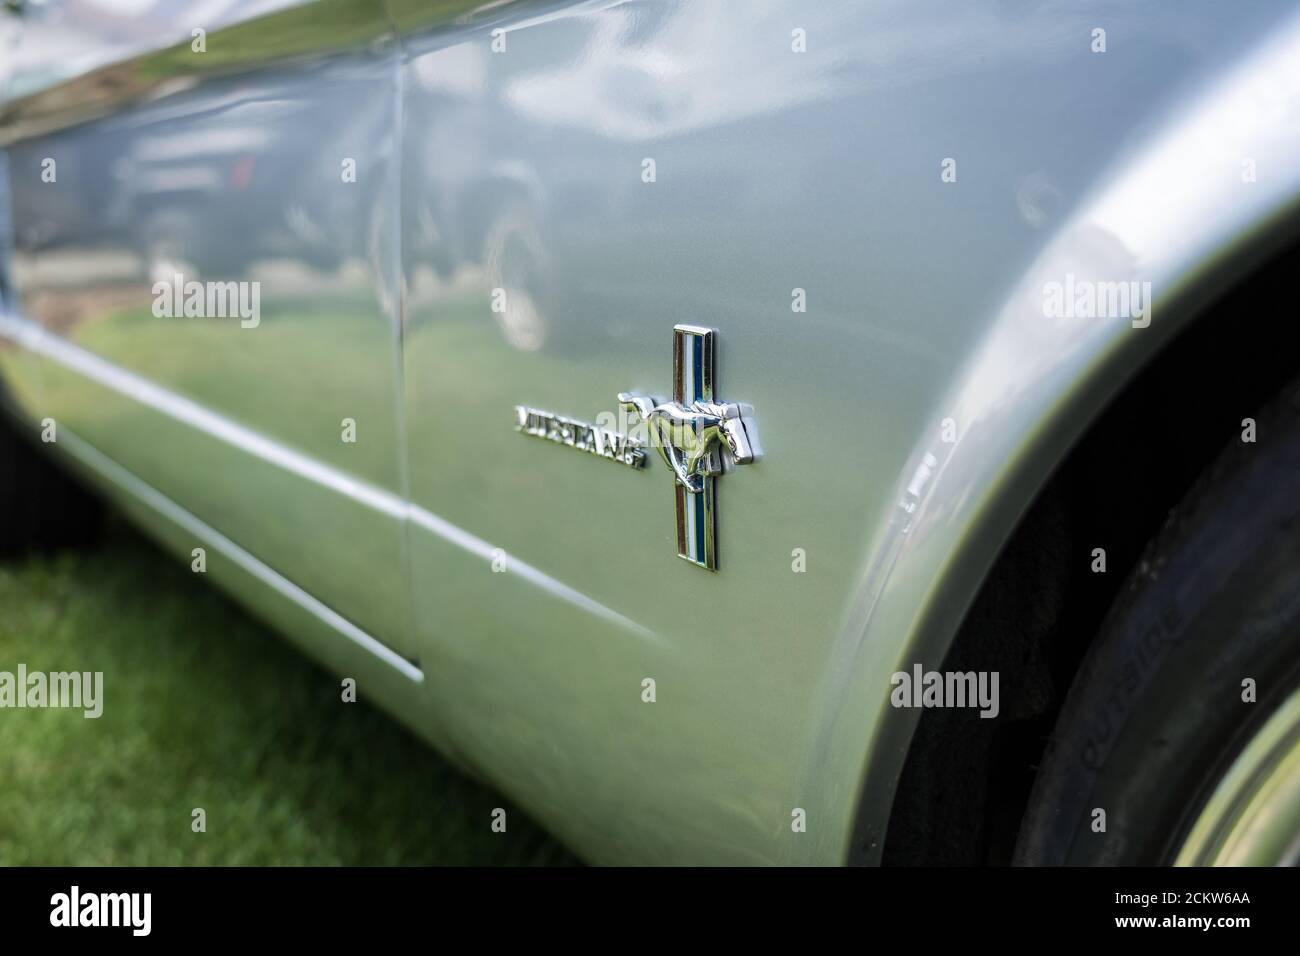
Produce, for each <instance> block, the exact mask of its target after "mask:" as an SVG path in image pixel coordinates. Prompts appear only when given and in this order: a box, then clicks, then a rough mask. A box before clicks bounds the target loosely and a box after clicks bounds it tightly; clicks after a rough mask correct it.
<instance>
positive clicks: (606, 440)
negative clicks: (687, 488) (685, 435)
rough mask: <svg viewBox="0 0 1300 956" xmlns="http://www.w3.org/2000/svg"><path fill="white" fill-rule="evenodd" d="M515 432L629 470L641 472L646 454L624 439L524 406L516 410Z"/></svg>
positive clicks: (584, 424)
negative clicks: (565, 446) (607, 461)
mask: <svg viewBox="0 0 1300 956" xmlns="http://www.w3.org/2000/svg"><path fill="white" fill-rule="evenodd" d="M515 430H516V431H521V432H523V433H524V434H525V435H534V436H536V437H537V438H545V439H547V440H548V441H553V442H555V443H556V444H559V445H567V446H569V447H570V448H576V449H578V450H579V451H585V452H587V453H588V454H592V455H597V456H599V457H601V458H608V459H609V460H610V461H617V462H619V463H621V464H624V465H627V466H628V467H629V468H640V467H641V465H642V464H643V463H644V462H645V452H644V451H642V449H641V448H640V446H638V445H637V444H636V443H635V442H633V441H632V440H631V439H629V438H628V437H627V436H626V435H622V434H619V433H618V432H615V431H610V430H609V429H608V428H601V427H600V426H599V425H592V424H590V423H588V422H580V421H575V420H574V419H572V418H565V417H564V416H563V415H552V414H551V413H550V412H544V411H541V410H540V409H537V408H529V407H528V406H527V405H516V406H515Z"/></svg>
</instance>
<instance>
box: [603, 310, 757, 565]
mask: <svg viewBox="0 0 1300 956" xmlns="http://www.w3.org/2000/svg"><path fill="white" fill-rule="evenodd" d="M713 346H714V332H713V330H712V329H705V328H700V327H699V326H695V325H678V326H675V327H674V328H673V400H672V401H671V402H665V401H662V400H661V399H658V398H654V397H652V396H649V395H635V394H632V393H631V392H620V393H619V396H618V400H619V402H620V403H622V405H623V407H624V408H625V409H627V410H628V411H629V412H632V413H634V414H635V415H636V416H637V417H638V418H639V419H640V420H641V421H642V422H644V423H645V424H646V425H647V426H648V428H649V431H650V435H649V438H650V441H651V444H653V445H654V446H655V447H656V448H658V449H659V455H660V457H662V458H663V460H664V463H665V464H667V465H668V467H669V468H670V469H671V470H672V473H673V477H674V479H675V481H674V484H675V485H676V492H677V553H678V555H679V556H681V557H683V558H685V559H686V560H687V561H690V562H691V563H693V564H697V565H699V566H700V567H702V568H707V569H708V570H710V571H716V570H717V567H718V560H717V528H716V521H717V515H716V512H717V509H716V492H715V489H714V479H715V478H716V477H717V476H718V475H721V474H723V473H725V472H726V471H728V470H730V467H731V466H732V465H747V464H749V463H750V462H752V461H753V460H754V459H755V457H756V456H755V450H754V445H753V443H752V441H751V436H750V434H749V432H748V431H747V428H748V425H747V422H746V420H745V413H746V412H747V411H748V408H747V406H743V405H736V404H731V403H726V402H717V401H715V400H714V398H713V380H714V368H713V366H714V349H713Z"/></svg>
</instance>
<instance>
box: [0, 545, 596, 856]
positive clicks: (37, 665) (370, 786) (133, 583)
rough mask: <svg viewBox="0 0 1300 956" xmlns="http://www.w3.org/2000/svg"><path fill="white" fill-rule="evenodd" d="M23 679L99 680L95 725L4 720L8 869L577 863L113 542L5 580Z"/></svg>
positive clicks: (228, 608)
mask: <svg viewBox="0 0 1300 956" xmlns="http://www.w3.org/2000/svg"><path fill="white" fill-rule="evenodd" d="M19 663H25V664H26V665H27V668H28V671H29V672H30V671H37V670H39V671H63V670H80V671H102V672H103V673H104V691H103V697H104V712H103V716H102V717H100V718H99V719H98V720H94V719H86V718H84V717H83V716H82V713H81V711H74V710H56V709H45V710H31V709H8V708H6V709H0V864H6V865H24V864H25V865H81V864H103V865H119V864H140V865H144V864H149V865H172V864H214V865H239V864H243V865H259V864H318V865H329V864H554V863H572V862H574V861H573V859H572V858H571V857H570V856H569V855H568V854H567V852H566V851H565V850H564V849H563V848H561V847H560V846H559V845H558V844H556V843H555V842H554V841H553V840H551V839H550V838H549V837H548V836H547V835H545V834H544V833H542V832H541V831H540V830H539V829H538V828H537V827H536V826H535V825H533V824H531V823H530V821H528V820H527V819H525V818H524V816H523V814H522V813H521V812H520V811H518V810H517V809H515V808H513V807H512V806H511V805H510V804H509V803H507V802H505V801H504V799H503V798H502V797H501V796H500V795H498V794H496V793H494V792H493V791H492V790H490V789H488V788H486V787H484V786H481V785H479V784H478V783H476V782H474V781H472V780H470V779H469V778H467V777H465V776H463V775H462V774H461V773H459V772H458V771H457V770H455V769H454V768H452V767H451V766H449V765H448V764H447V763H446V762H445V761H444V760H442V759H441V758H440V757H439V756H438V755H437V754H435V753H434V752H433V751H432V750H430V749H429V748H428V747H427V746H426V745H424V744H423V743H422V742H421V741H419V740H417V739H416V738H415V737H414V736H412V735H411V734H409V733H408V732H407V731H405V730H404V729H403V728H402V727H400V726H399V725H398V724H397V723H396V722H395V721H393V720H391V719H390V718H388V717H387V716H385V715H384V714H381V713H379V712H378V711H376V710H373V709H372V708H370V707H369V706H367V705H366V704H365V703H355V704H344V703H342V702H341V701H340V695H339V682H338V681H337V680H336V679H335V678H334V677H333V676H332V675H330V674H328V673H326V672H325V671H323V670H321V669H319V668H317V667H316V666H315V665H313V664H312V663H311V662H309V661H308V660H307V659H306V658H304V657H303V656H301V655H300V654H299V653H297V652H296V651H295V650H293V649H292V648H291V647H290V646H289V645H287V644H286V643H285V642H283V641H282V640H281V639H280V638H279V637H278V636H277V635H275V634H274V633H272V632H271V631H269V630H268V629H267V628H265V627H264V626H262V625H261V624H260V623H258V622H257V621H255V620H253V619H252V618H250V617H249V616H248V615H246V614H245V613H243V612H242V611H241V610H240V609H239V608H237V607H236V606H234V605H233V604H231V603H230V602H229V601H228V600H227V599H225V598H224V597H223V596H221V595H220V594H218V593H217V592H216V591H214V590H211V589H209V588H207V587H205V586H204V584H203V582H202V581H201V580H199V579H197V578H195V577H194V576H193V575H191V574H189V573H188V572H187V570H186V569H185V568H184V566H183V565H181V566H178V563H177V562H174V561H169V560H167V559H166V558H164V557H163V556H162V555H161V554H160V553H158V552H157V551H155V550H154V549H153V548H152V547H151V546H150V545H149V544H147V543H146V542H144V541H142V540H141V539H139V538H138V537H136V536H135V535H134V534H133V533H131V532H129V531H127V530H125V529H124V528H121V527H118V526H116V525H115V526H113V527H112V528H111V529H110V533H109V534H108V536H107V538H106V540H105V542H104V543H103V544H102V545H101V546H100V547H99V548H98V549H96V550H91V551H84V552H70V553H64V554H60V555H56V556H53V557H37V558H30V559H26V560H24V561H21V562H18V563H7V564H0V671H9V672H14V671H16V670H17V666H18V664H19ZM196 807H202V808H203V809H204V810H205V811H206V813H207V831H206V832H205V833H194V832H192V829H191V819H192V817H191V813H192V811H193V810H194V808H196ZM495 807H504V808H506V810H507V813H508V821H509V825H508V829H507V832H506V833H504V834H495V833H493V832H492V831H491V827H490V822H491V814H492V810H493V808H495Z"/></svg>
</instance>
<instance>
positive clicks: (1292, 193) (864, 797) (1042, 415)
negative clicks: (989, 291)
mask: <svg viewBox="0 0 1300 956" xmlns="http://www.w3.org/2000/svg"><path fill="white" fill-rule="evenodd" d="M1246 159H1250V160H1252V161H1253V162H1254V164H1255V168H1256V169H1257V170H1258V169H1266V170H1268V174H1267V175H1266V176H1263V175H1261V176H1260V177H1259V178H1257V179H1256V181H1253V182H1247V181H1245V179H1244V178H1243V175H1242V170H1243V169H1244V165H1243V163H1244V161H1245V160H1246ZM1102 182H1103V184H1104V185H1103V186H1102V188H1101V189H1099V190H1098V191H1097V192H1096V193H1094V195H1093V196H1092V197H1091V198H1090V199H1088V200H1087V201H1085V202H1083V203H1082V204H1081V205H1080V206H1079V208H1078V211H1077V212H1076V213H1075V214H1074V215H1073V216H1072V217H1071V218H1070V219H1069V221H1068V222H1067V223H1066V224H1065V225H1064V226H1063V227H1062V228H1061V229H1060V230H1059V231H1058V232H1057V233H1056V235H1055V236H1054V237H1053V239H1052V240H1051V241H1050V242H1049V243H1048V244H1047V245H1046V246H1045V247H1044V249H1043V251H1042V253H1041V254H1040V255H1039V256H1038V257H1037V258H1036V259H1035V261H1034V262H1033V263H1032V264H1031V265H1030V267H1029V268H1028V269H1027V270H1026V271H1025V272H1024V274H1023V275H1022V277H1021V279H1020V281H1019V282H1018V283H1017V284H1016V286H1015V287H1014V288H1013V289H1012V290H1011V292H1010V293H1009V294H1008V296H1007V297H1006V298H1005V299H1004V300H1003V303H1002V305H1001V307H1000V308H999V310H998V311H997V312H996V314H995V316H994V317H993V318H992V319H991V320H990V321H989V323H988V326H987V333H986V334H985V335H984V336H983V339H982V344H981V346H980V347H979V349H977V350H976V351H975V352H974V353H973V354H972V356H971V358H970V359H969V361H968V362H967V363H966V365H965V366H964V369H963V371H962V373H961V374H960V375H959V376H958V377H957V378H956V379H955V380H954V381H953V383H952V385H951V387H950V389H949V390H948V392H947V396H946V398H945V399H944V400H943V401H942V402H941V403H940V407H942V408H946V409H948V410H949V411H948V415H947V416H946V417H951V418H952V419H953V420H954V422H955V423H956V426H957V440H956V441H944V440H943V435H942V434H941V431H940V429H939V427H938V424H939V423H938V422H935V423H934V424H935V426H936V427H935V428H934V429H933V430H932V431H930V432H927V433H926V434H924V435H922V436H921V437H920V440H919V441H918V442H917V444H916V446H915V448H914V451H913V454H912V455H911V457H910V459H909V462H908V464H907V466H906V468H905V469H904V471H903V472H902V474H901V475H900V477H899V480H898V486H897V489H896V496H895V500H896V501H897V502H898V506H897V508H896V512H895V514H893V516H892V518H891V520H889V521H888V522H887V523H886V524H887V527H885V528H884V530H882V532H881V533H880V534H879V536H878V539H877V540H876V541H875V542H873V545H872V547H871V552H870V554H869V555H868V558H867V560H866V563H865V564H864V568H863V572H862V574H861V575H860V577H859V580H860V582H861V583H860V586H859V588H858V591H857V593H856V594H855V595H854V596H853V599H852V608H851V611H850V613H849V614H848V615H847V620H846V623H845V625H844V627H843V629H842V633H841V636H840V639H839V641H838V642H837V646H836V649H835V653H834V654H833V655H832V657H831V658H830V659H829V660H828V662H827V667H826V689H825V692H824V693H823V695H822V696H821V698H820V699H819V701H818V712H817V716H816V729H817V734H818V738H817V740H816V741H815V742H814V745H813V746H812V747H810V749H809V757H808V766H809V770H808V773H809V774H810V775H811V776H812V777H813V779H817V780H819V787H818V791H819V792H825V793H826V796H823V797H821V798H820V799H822V800H823V801H825V802H824V803H823V804H822V806H821V809H823V810H824V811H825V812H827V813H828V814H830V815H832V816H833V815H835V814H837V813H843V812H846V810H845V808H846V807H847V812H850V813H852V818H851V819H849V820H843V821H842V822H843V824H844V827H843V829H842V830H841V831H840V832H846V833H847V832H851V833H852V838H851V840H850V841H849V842H848V845H846V846H845V851H846V854H847V856H848V858H849V859H850V860H852V861H854V862H865V863H877V862H880V861H881V860H882V859H883V858H884V846H885V841H886V835H887V831H888V828H889V820H890V815H891V809H894V808H895V796H896V794H897V792H898V786H899V782H900V779H901V778H902V776H903V772H904V766H905V763H906V761H907V759H908V755H909V753H910V752H911V749H912V744H913V741H914V740H915V739H916V737H915V734H916V731H917V728H918V724H919V723H920V721H921V716H922V712H919V711H915V710H911V709H895V708H893V707H891V706H890V704H889V700H888V690H889V686H890V685H889V683H888V675H890V674H892V673H894V672H895V671H897V670H901V669H905V668H906V667H909V666H910V665H911V664H912V663H922V664H923V665H924V666H925V667H926V668H927V669H937V668H939V667H940V666H942V665H943V662H944V661H945V660H946V659H948V658H949V654H950V653H951V652H952V651H953V649H954V648H955V647H958V646H959V645H958V638H959V635H960V634H961V633H962V629H963V623H964V622H965V621H966V620H967V619H968V616H969V613H970V611H971V609H972V608H973V607H976V606H978V602H979V599H980V597H981V595H982V593H984V589H985V588H986V586H987V583H988V582H989V581H992V580H995V579H996V577H997V570H998V567H999V563H1000V562H1001V561H1002V560H1003V559H1004V557H1005V556H1006V555H1007V554H1009V553H1012V552H1010V551H1009V550H1008V548H1009V546H1010V544H1011V543H1012V542H1014V541H1015V540H1016V537H1017V535H1020V534H1022V533H1027V532H1025V529H1026V527H1030V526H1027V525H1026V520H1027V518H1028V517H1029V516H1031V515H1032V514H1033V509H1032V507H1031V505H1032V504H1033V503H1035V502H1041V501H1043V500H1044V498H1043V496H1044V494H1045V492H1047V491H1048V490H1049V489H1051V488H1052V486H1053V478H1054V476H1060V475H1062V474H1068V473H1070V472H1069V467H1070V462H1071V455H1072V454H1073V453H1074V452H1075V451H1076V450H1077V449H1080V448H1087V447H1089V444H1088V443H1089V441H1090V436H1091V440H1092V441H1093V442H1094V443H1095V442H1097V441H1104V437H1105V436H1106V435H1107V434H1108V432H1107V431H1106V428H1108V427H1114V423H1115V421H1116V418H1115V415H1116V412H1115V409H1116V408H1117V407H1118V406H1117V405H1116V402H1117V400H1119V399H1120V397H1121V396H1122V395H1124V394H1132V392H1131V391H1130V392H1126V390H1131V389H1134V388H1138V387H1140V383H1142V382H1143V381H1144V380H1148V381H1167V380H1168V379H1164V380H1162V379H1159V378H1150V379H1148V376H1150V375H1152V374H1153V370H1154V369H1159V368H1163V369H1165V372H1164V373H1163V374H1165V375H1170V374H1177V373H1179V370H1180V369H1181V370H1182V374H1190V373H1189V372H1188V369H1190V368H1192V366H1180V365H1179V361H1180V359H1181V358H1182V357H1185V354H1186V353H1185V352H1182V353H1180V352H1179V350H1178V348H1177V346H1178V343H1179V342H1180V340H1184V339H1185V337H1186V336H1187V335H1188V333H1189V331H1190V330H1193V329H1195V328H1197V327H1201V328H1212V327H1213V323H1212V322H1211V321H1210V320H1208V319H1207V321H1206V322H1199V321H1198V319H1200V318H1201V317H1202V316H1204V315H1206V314H1207V306H1208V305H1209V304H1211V303H1216V302H1222V301H1224V299H1225V297H1226V296H1227V295H1228V293H1229V292H1230V290H1233V289H1234V288H1246V287H1248V286H1249V283H1246V284H1245V285H1243V280H1244V279H1246V277H1249V276H1252V275H1259V274H1260V273H1261V272H1262V271H1263V270H1264V268H1265V264H1266V263H1269V262H1271V261H1272V262H1276V261H1278V260H1279V257H1281V256H1282V254H1283V251H1284V250H1286V249H1287V248H1288V247H1290V246H1291V245H1292V244H1293V243H1294V242H1295V241H1296V239H1297V237H1298V236H1300V20H1293V21H1292V22H1291V23H1289V24H1288V25H1286V27H1285V28H1283V29H1281V30H1279V31H1278V32H1277V33H1275V34H1274V35H1273V36H1272V37H1271V38H1270V40H1269V41H1267V42H1266V43H1265V44H1264V45H1263V46H1262V47H1260V48H1259V49H1257V50H1256V51H1254V52H1253V53H1252V54H1251V55H1250V56H1249V57H1247V58H1246V59H1245V60H1244V61H1243V62H1241V63H1239V64H1238V65H1237V66H1236V68H1234V69H1233V70H1232V71H1230V72H1229V73H1228V74H1226V75H1224V76H1223V77H1221V78H1220V79H1219V80H1217V81H1216V82H1215V83H1213V84H1210V85H1209V86H1207V88H1206V89H1205V90H1204V91H1203V92H1202V94H1201V95H1200V96H1199V97H1197V98H1196V99H1195V100H1194V101H1193V102H1192V104H1191V105H1190V106H1189V107H1187V108H1186V109H1184V110H1182V111H1181V112H1180V113H1178V114H1177V115H1176V116H1174V117H1173V118H1172V119H1171V120H1170V121H1169V122H1167V123H1166V124H1164V125H1163V126H1161V127H1160V128H1159V129H1158V130H1157V131H1156V132H1155V133H1154V134H1153V135H1152V136H1151V137H1150V138H1149V139H1148V140H1147V141H1146V144H1145V145H1144V146H1143V147H1142V148H1140V149H1137V150H1135V151H1133V152H1132V153H1130V154H1129V155H1127V156H1126V157H1125V158H1124V159H1122V160H1121V161H1120V162H1119V163H1117V164H1116V167H1115V168H1114V169H1113V170H1112V172H1111V174H1110V175H1107V176H1105V177H1104V178H1103V179H1102ZM1067 274H1073V275H1076V276H1079V277H1089V276H1091V277H1093V278H1095V279H1096V281H1110V280H1121V279H1133V280H1135V281H1149V282H1150V283H1151V289H1152V296H1153V299H1152V309H1151V313H1150V315H1151V321H1150V323H1149V324H1148V325H1146V326H1145V327H1135V326H1134V324H1133V323H1131V322H1129V321H1126V320H1118V321H1117V320H1067V321H1053V320H1049V319H1045V314H1044V306H1043V290H1044V286H1045V284H1046V283H1048V282H1052V281H1060V280H1061V279H1062V278H1063V277H1064V276H1065V275H1067ZM1171 357H1172V358H1171ZM1170 370H1173V371H1172V372H1171V371H1170ZM1108 410H1109V411H1108ZM1108 416H1109V417H1108ZM1119 417H1120V418H1122V417H1123V416H1122V414H1120V416H1119ZM1098 436H1100V437H1098ZM1092 447H1096V446H1095V444H1094V445H1093V446H1092ZM1067 504H1068V502H1067ZM1031 530H1032V529H1031ZM1111 573H1112V577H1113V578H1122V572H1121V571H1119V570H1118V569H1116V570H1113V571H1112V572H1111ZM864 727H865V728H867V729H868V731H867V733H866V734H865V735H864V734H863V733H862V730H863V728H864ZM855 735H856V736H857V739H856V740H854V736H855ZM846 775H848V776H851V777H852V778H853V779H855V780H857V781H858V785H857V794H856V799H855V800H852V801H847V800H844V793H843V786H844V777H845V776H846ZM837 776H838V781H837V780H836V777H837Z"/></svg>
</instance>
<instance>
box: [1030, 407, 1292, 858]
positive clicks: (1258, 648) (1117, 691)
mask: <svg viewBox="0 0 1300 956" xmlns="http://www.w3.org/2000/svg"><path fill="white" fill-rule="evenodd" d="M1256 420H1257V441H1256V442H1255V443H1246V442H1241V441H1238V442H1236V443H1234V444H1233V445H1232V446H1231V447H1229V448H1228V449H1227V450H1226V451H1225V452H1224V453H1223V454H1222V455H1221V456H1220V457H1219V458H1218V460H1217V461H1216V462H1215V463H1214V464H1213V465H1212V466H1211V467H1210V469H1209V470H1208V471H1207V472H1206V473H1205V474H1204V475H1202V476H1201V478H1200V479H1199V481H1198V482H1197V484H1196V485H1195V486H1194V487H1193V488H1192V490H1191V491H1190V492H1189V493H1188V495H1187V496H1186V497H1185V498H1184V500H1183V501H1182V503H1181V504H1179V505H1178V507H1177V508H1175V509H1174V511H1173V512H1172V513H1171V515H1170V517H1169V520H1168V522H1167V523H1166V525H1165V527H1164V529H1163V530H1162V531H1161V532H1160V534H1159V535H1158V536H1157V537H1156V539H1155V540H1154V541H1153V542H1152V543H1151V544H1150V545H1149V546H1148V548H1147V551H1146V553H1145V555H1144V556H1143V558H1142V560H1141V561H1140V562H1139V564H1138V567H1137V568H1136V569H1135V570H1134V571H1133V573H1132V574H1131V575H1130V577H1129V579H1128V581H1127V582H1126V584H1125V585H1124V587H1123V588H1122V589H1121V591H1120V595H1119V597H1118V598H1117V599H1116V602H1115V605H1114V606H1113V607H1112V608H1111V610H1110V613H1109V615H1108V616H1107V618H1106V620H1105V622H1104V623H1103V625H1102V630H1101V633H1100V635H1099V637H1098V639H1097V640H1096V642H1095V643H1094V644H1093V646H1092V648H1091V649H1090V650H1089V652H1088V656H1087V658H1086V659H1085V661H1084V663H1083V666H1082V667H1081V668H1080V670H1079V673H1078V675H1077V676H1076V677H1075V679H1074V683H1073V685H1072V686H1071V689H1070V692H1069V695H1068V697H1067V698H1066V701H1065V705H1064V707H1063V708H1062V711H1061V714H1060V716H1059V718H1058V720H1057V724H1056V728H1055V730H1054V732H1053V735H1052V739H1051V740H1050V742H1049V744H1048V747H1047V751H1046V753H1045V755H1044V760H1043V762H1042V764H1041V766H1040V770H1039V772H1038V775H1037V778H1036V781H1035V785H1034V789H1033V792H1032V794H1031V796H1030V801H1029V805H1028V810H1027V812H1026V815H1025V819H1024V822H1023V824H1022V827H1021V830H1020V834H1019V839H1018V845H1017V848H1016V857H1015V859H1016V862H1017V863H1020V864H1026V865H1159V864H1167V863H1169V862H1171V861H1172V859H1173V858H1174V856H1176V855H1177V852H1178V848H1179V846H1180V844H1181V843H1182V841H1183V839H1184V838H1185V836H1186V833H1187V831H1188V829H1189V828H1190V826H1191V824H1192V822H1193V821H1194V819H1195V816H1196V814H1197V812H1198V811H1199V810H1200V808H1201V807H1202V806H1203V805H1204V802H1205V801H1206V799H1208V797H1209V795H1210V793H1211V792H1212V790H1213V788H1214V785H1215V784H1216V783H1217V782H1218V780H1219V778H1220V777H1221V775H1222V774H1223V772H1224V771H1225V770H1226V768H1227V766H1228V764H1229V763H1230V762H1231V759H1232V758H1233V757H1234V756H1235V755H1236V754H1237V753H1239V752H1240V750H1241V748H1242V747H1243V746H1244V744H1245V741H1246V740H1248V739H1249V736H1250V734H1251V733H1252V732H1253V731H1254V730H1255V729H1257V728H1258V726H1259V725H1260V724H1261V723H1263V721H1264V719H1266V718H1267V716H1268V715H1269V713H1270V712H1271V711H1272V710H1274V709H1275V708H1276V707H1277V706H1278V705H1280V704H1281V703H1282V702H1283V701H1284V700H1285V699H1286V697H1287V696H1288V693H1289V692H1290V691H1291V690H1293V689H1294V688H1295V687H1296V686H1297V678H1298V677H1300V673H1298V672H1300V389H1297V387H1296V384H1295V383H1293V384H1292V386H1291V387H1289V388H1288V389H1287V390H1286V391H1285V392H1284V393H1283V395H1282V396H1281V397H1280V398H1279V399H1278V400H1276V401H1275V402H1274V403H1273V404H1272V405H1271V406H1270V407H1269V408H1268V409H1267V410H1266V411H1265V412H1263V413H1261V414H1260V415H1259V416H1257V419H1256ZM1134 480H1135V481H1140V480H1141V476H1140V475H1135V476H1134ZM1246 678H1251V679H1253V680H1254V681H1255V683H1256V693H1257V701H1256V702H1255V703H1247V702H1245V701H1244V700H1243V681H1244V680H1245V679H1246ZM1096 809H1101V810H1104V811H1105V832H1096V831H1095V829H1094V812H1095V810H1096Z"/></svg>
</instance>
